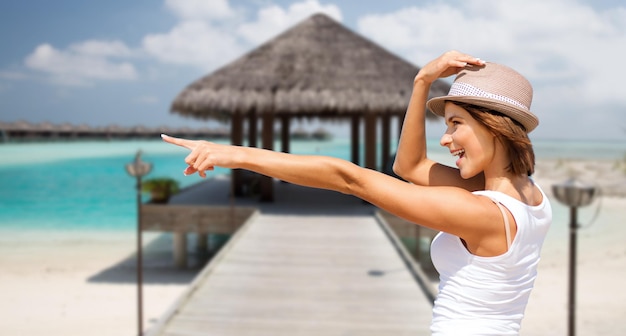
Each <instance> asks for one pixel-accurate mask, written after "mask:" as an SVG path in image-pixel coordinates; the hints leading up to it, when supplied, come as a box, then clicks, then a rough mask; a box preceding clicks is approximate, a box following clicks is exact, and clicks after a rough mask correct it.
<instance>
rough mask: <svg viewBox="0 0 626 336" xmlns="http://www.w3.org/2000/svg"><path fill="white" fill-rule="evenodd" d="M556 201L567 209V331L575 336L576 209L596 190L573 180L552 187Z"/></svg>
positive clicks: (594, 194)
mask: <svg viewBox="0 0 626 336" xmlns="http://www.w3.org/2000/svg"><path fill="white" fill-rule="evenodd" d="M552 192H553V193H554V196H555V197H556V199H557V200H558V201H559V202H561V203H563V204H565V205H567V206H568V207H569V213H570V222H569V289H568V291H569V302H568V320H567V330H568V335H569V336H574V335H576V233H577V230H578V223H577V222H578V218H577V217H578V216H577V215H578V214H577V208H578V207H583V206H587V205H589V204H590V203H591V202H592V201H593V199H594V197H595V196H596V188H595V187H593V186H588V185H585V184H583V183H581V182H580V181H578V180H576V179H575V178H570V179H568V180H567V181H565V182H562V183H560V184H555V185H553V186H552Z"/></svg>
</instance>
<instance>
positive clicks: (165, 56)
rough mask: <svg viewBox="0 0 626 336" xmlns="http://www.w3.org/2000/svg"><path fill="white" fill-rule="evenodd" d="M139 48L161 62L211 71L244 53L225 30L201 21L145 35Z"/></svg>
mask: <svg viewBox="0 0 626 336" xmlns="http://www.w3.org/2000/svg"><path fill="white" fill-rule="evenodd" d="M142 45H143V49H144V50H145V51H146V52H147V53H148V54H149V55H151V56H152V57H154V58H155V59H157V60H158V61H160V62H163V63H170V64H179V65H191V66H195V67H198V68H201V69H212V68H215V67H216V66H218V65H221V64H223V63H225V62H227V61H229V60H231V59H233V58H235V57H236V56H239V54H240V53H241V52H242V51H243V50H244V47H243V46H242V45H241V44H240V43H239V42H238V41H237V39H236V38H235V37H234V36H232V34H229V33H228V32H227V31H224V30H222V29H221V28H219V27H215V26H213V25H211V24H209V23H207V22H204V21H185V22H182V23H180V24H178V25H177V26H176V27H174V28H172V30H171V31H169V32H168V33H166V34H152V35H147V36H146V37H144V39H143V43H142Z"/></svg>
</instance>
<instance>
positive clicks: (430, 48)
mask: <svg viewBox="0 0 626 336" xmlns="http://www.w3.org/2000/svg"><path fill="white" fill-rule="evenodd" d="M320 11H321V12H325V13H327V14H328V15H330V16H332V17H334V18H336V19H337V20H339V21H341V22H342V23H343V24H344V25H346V26H348V27H349V28H351V29H353V30H355V31H357V32H358V33H360V34H362V35H364V36H366V37H368V38H370V39H372V40H374V41H376V42H377V43H379V44H381V45H382V46H383V47H385V48H387V49H389V50H390V51H392V52H394V53H396V54H398V55H399V56H401V57H403V58H405V59H406V60H408V61H410V62H412V63H414V64H416V65H418V66H420V65H423V64H425V63H426V62H428V61H429V60H430V59H432V58H433V57H436V56H438V55H439V54H441V53H442V52H444V51H446V50H449V49H458V50H461V51H465V52H468V53H471V54H474V55H476V56H478V57H480V58H482V59H484V60H487V61H492V62H498V63H504V64H507V65H509V66H511V67H513V68H515V69H517V70H518V71H519V72H521V73H523V74H524V75H526V76H527V77H528V78H529V79H530V81H531V82H532V83H533V85H534V87H535V98H534V101H533V106H532V110H533V111H534V112H535V113H536V114H537V115H539V117H540V120H541V124H540V126H539V128H538V129H537V130H536V131H534V132H533V134H532V136H533V137H537V138H558V139H610V140H619V141H624V140H626V89H624V85H623V78H625V77H626V70H625V69H626V67H625V66H624V59H623V55H624V54H626V5H623V4H621V3H620V1H617V0H603V1H592V0H584V1H583V0H581V1H573V0H552V1H544V0H508V1H501V0H465V1H408V0H407V1H404V0H386V1H322V0H300V1H298V0H295V1H284V0H281V1H269V0H268V1H266V0H248V1H245V0H242V1H227V0H154V1H148V0H134V1H119V0H109V1H92V2H87V1H77V0H56V1H43V0H23V1H3V2H1V3H0V26H1V28H2V29H0V45H2V46H3V47H2V52H1V53H0V121H5V122H12V121H17V120H27V121H30V122H43V121H49V122H52V123H63V122H71V123H75V124H81V123H86V124H89V125H92V126H105V125H109V124H120V125H139V124H143V125H146V126H160V125H170V126H192V127H201V126H202V127H203V126H213V125H214V124H207V123H206V122H199V121H196V120H192V119H185V118H183V117H181V116H178V115H174V114H171V113H170V112H169V105H170V103H171V101H172V100H173V99H174V97H175V96H176V95H177V94H178V93H179V92H180V91H181V90H182V89H183V88H184V87H185V86H186V85H187V84H189V83H191V82H192V81H194V80H195V79H197V78H199V77H201V76H203V75H205V74H208V73H210V72H212V71H213V70H215V69H217V68H219V67H220V66H222V65H224V64H226V63H228V62H230V61H232V60H233V59H234V58H236V57H238V56H240V55H241V54H243V53H245V52H246V51H248V50H250V49H252V48H254V47H256V46H258V45H259V44H260V43H262V42H264V41H266V40H267V39H269V38H271V37H273V36H275V35H277V34H279V33H280V32H282V31H284V30H285V29H287V28H289V27H290V26H292V25H293V24H295V23H297V22H299V21H301V20H302V19H304V18H306V17H308V16H309V15H311V14H313V13H315V12H320ZM440 130H441V127H440V125H437V124H434V125H431V132H433V134H435V135H436V134H437V132H439V131H440Z"/></svg>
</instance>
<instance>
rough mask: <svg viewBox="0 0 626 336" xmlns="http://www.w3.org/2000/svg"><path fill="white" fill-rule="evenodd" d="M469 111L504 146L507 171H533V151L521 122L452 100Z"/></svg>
mask: <svg viewBox="0 0 626 336" xmlns="http://www.w3.org/2000/svg"><path fill="white" fill-rule="evenodd" d="M453 103H454V104H456V105H457V106H460V107H461V108H463V109H465V110H466V111H467V112H469V113H470V114H471V115H472V117H473V118H474V119H476V120H477V121H478V122H480V123H481V124H483V125H485V127H487V129H488V130H489V131H490V132H491V133H493V134H494V135H495V136H496V138H497V139H498V140H499V141H500V143H502V145H503V146H504V148H506V150H507V152H508V156H509V160H510V161H511V162H510V163H509V166H508V167H506V169H507V171H508V172H511V173H513V174H515V175H523V174H527V175H528V176H531V175H532V174H533V173H534V172H535V152H534V150H533V145H532V143H531V142H530V139H529V138H528V133H527V132H526V129H525V128H524V126H522V124H520V123H519V122H517V121H516V120H514V119H512V118H510V117H509V116H506V115H504V114H502V113H499V112H497V111H494V110H491V109H488V108H485V107H480V106H476V105H471V104H466V103H459V102H453Z"/></svg>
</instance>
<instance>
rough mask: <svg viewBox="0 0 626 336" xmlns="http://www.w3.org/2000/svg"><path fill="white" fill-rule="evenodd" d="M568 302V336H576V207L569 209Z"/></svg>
mask: <svg viewBox="0 0 626 336" xmlns="http://www.w3.org/2000/svg"><path fill="white" fill-rule="evenodd" d="M569 214H570V222H569V302H568V312H569V315H568V320H567V330H568V336H574V335H576V233H577V230H578V223H577V222H578V219H577V211H576V207H570V208H569Z"/></svg>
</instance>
